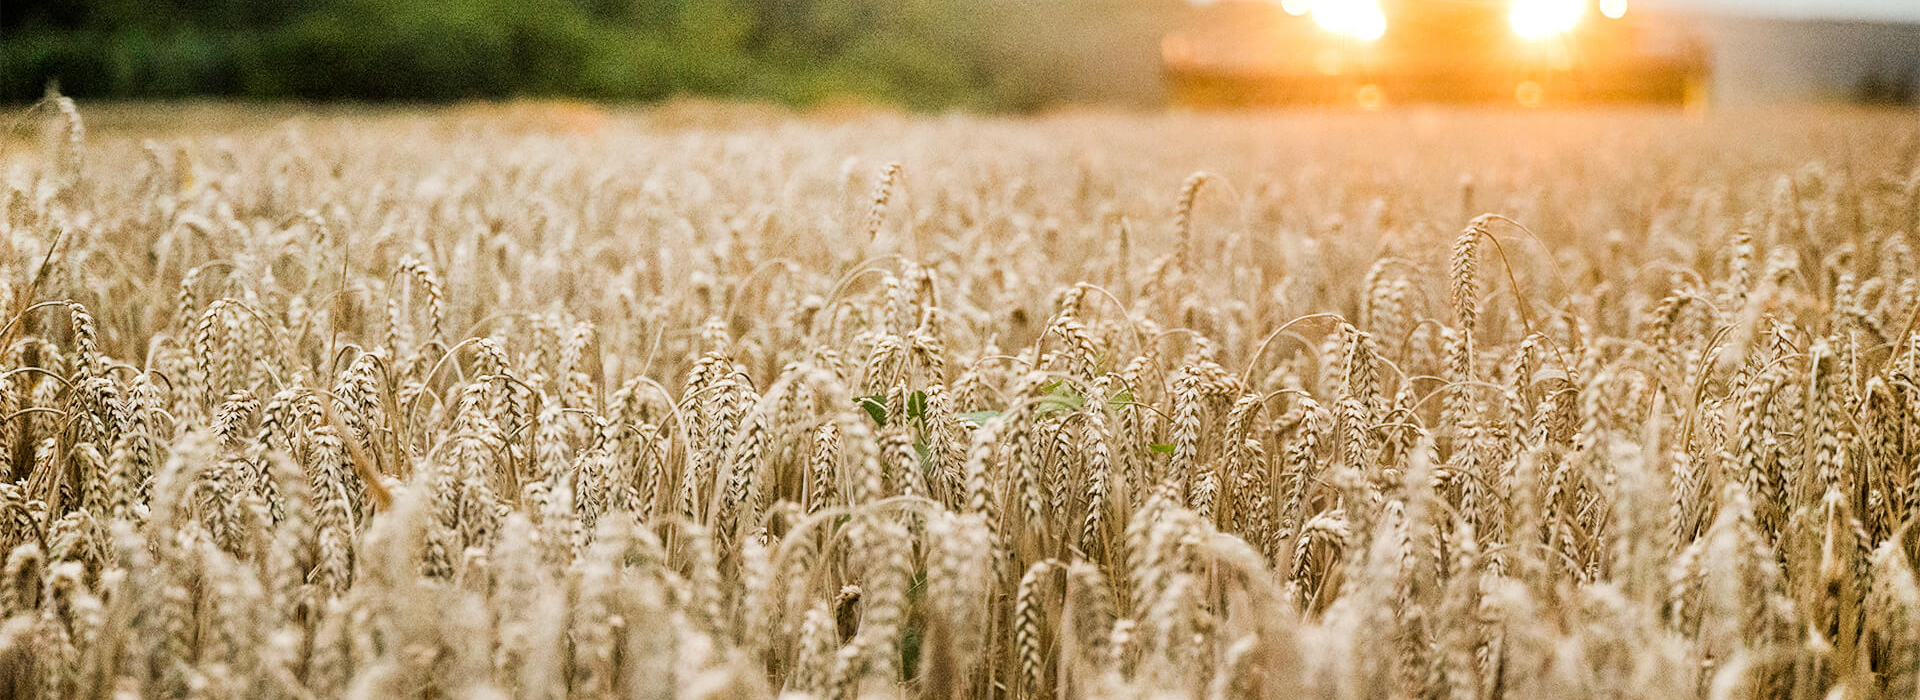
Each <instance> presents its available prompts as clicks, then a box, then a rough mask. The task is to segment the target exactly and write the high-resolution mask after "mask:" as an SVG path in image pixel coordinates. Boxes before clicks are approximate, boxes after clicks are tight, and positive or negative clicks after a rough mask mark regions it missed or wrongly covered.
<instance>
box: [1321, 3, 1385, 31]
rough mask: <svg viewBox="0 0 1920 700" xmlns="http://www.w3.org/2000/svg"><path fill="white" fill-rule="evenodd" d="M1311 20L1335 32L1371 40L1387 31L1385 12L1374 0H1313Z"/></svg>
mask: <svg viewBox="0 0 1920 700" xmlns="http://www.w3.org/2000/svg"><path fill="white" fill-rule="evenodd" d="M1312 12H1313V22H1314V23H1315V24H1318V25H1320V28H1321V29H1325V30H1327V31H1329V32H1333V33H1335V34H1340V35H1343V36H1349V37H1353V38H1355V39H1359V40H1361V41H1373V40H1374V39H1378V38H1380V37H1381V35H1384V34H1386V33H1387V13H1385V12H1382V11H1381V10H1380V4H1379V3H1378V2H1375V1H1374V0H1313V10H1312Z"/></svg>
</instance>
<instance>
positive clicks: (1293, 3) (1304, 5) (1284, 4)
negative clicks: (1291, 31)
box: [1280, 0, 1313, 17]
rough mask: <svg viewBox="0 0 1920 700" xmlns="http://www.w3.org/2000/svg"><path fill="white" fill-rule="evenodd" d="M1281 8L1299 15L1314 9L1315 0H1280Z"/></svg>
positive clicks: (1291, 13) (1296, 15) (1288, 12)
mask: <svg viewBox="0 0 1920 700" xmlns="http://www.w3.org/2000/svg"><path fill="white" fill-rule="evenodd" d="M1280 9H1281V10H1284V11H1286V13H1287V14H1290V15H1293V16H1295V17H1299V16H1300V15H1304V14H1306V13H1307V11H1308V10H1311V9H1313V0H1280Z"/></svg>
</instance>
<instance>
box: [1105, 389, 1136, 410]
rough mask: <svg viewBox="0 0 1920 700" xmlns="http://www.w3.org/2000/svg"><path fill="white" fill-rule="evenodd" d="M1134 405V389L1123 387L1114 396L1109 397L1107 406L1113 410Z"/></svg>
mask: <svg viewBox="0 0 1920 700" xmlns="http://www.w3.org/2000/svg"><path fill="white" fill-rule="evenodd" d="M1132 405H1133V390H1131V389H1121V390H1120V391H1118V392H1116V393H1114V395H1113V397H1112V398H1109V399H1107V408H1108V409H1109V410H1113V411H1118V410H1120V409H1123V408H1126V407H1128V406H1132Z"/></svg>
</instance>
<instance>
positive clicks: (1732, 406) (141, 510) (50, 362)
mask: <svg viewBox="0 0 1920 700" xmlns="http://www.w3.org/2000/svg"><path fill="white" fill-rule="evenodd" d="M180 109H181V110H184V112H173V111H170V110H167V109H159V108H153V109H148V110H146V111H145V112H141V111H139V110H133V111H132V112H131V113H130V112H129V111H128V110H127V109H125V108H114V107H103V108H101V109H100V110H97V111H96V110H90V109H88V108H86V107H85V106H84V105H83V106H81V107H76V106H75V105H74V104H73V103H72V102H70V101H67V100H65V99H50V100H49V101H47V102H45V103H43V104H41V105H38V106H36V107H34V108H32V109H29V110H26V111H22V112H16V113H14V114H12V115H9V120H8V121H9V124H10V126H9V130H8V131H7V132H6V134H5V140H4V141H0V146H4V150H0V178H4V179H3V180H0V203H3V204H4V214H3V215H0V229H4V233H5V235H4V241H5V244H4V249H0V267H4V270H5V272H4V274H0V310H3V311H4V317H5V319H6V320H5V326H4V328H3V329H0V418H4V421H3V422H0V451H4V454H3V456H0V460H3V461H0V465H4V466H0V470H4V475H5V479H4V481H0V554H4V559H5V566H4V576H0V696H4V697H7V698H21V699H26V698H100V699H107V698H112V699H114V700H121V699H134V698H195V699H200V698H207V699H225V698H236V699H239V698H248V699H251V698H262V699H299V700H306V699H309V698H312V699H325V698H368V699H386V698H482V699H484V698H530V699H543V700H560V699H562V698H613V697H621V698H653V699H659V700H669V699H671V700H682V699H684V700H709V699H711V700H749V699H760V698H775V697H781V698H785V699H787V700H874V699H879V700H886V699H893V698H898V699H901V700H909V699H911V700H1081V699H1116V700H1119V699H1126V698H1141V699H1143V700H1144V699H1147V698H1153V699H1156V700H1158V699H1161V698H1166V699H1175V698H1193V699H1195V700H1200V699H1205V700H1244V699H1252V698H1271V699H1274V700H1287V699H1292V698H1330V699H1331V698H1340V699H1356V700H1357V699H1363V698H1448V699H1454V700H1473V699H1479V698H1519V699H1526V698H1583V699H1584V698H1622V699H1624V698H1650V699H1653V698H1658V699H1671V698H1689V697H1698V698H1825V697H1832V698H1880V697H1905V698H1911V697H1915V696H1916V694H1920V688H1917V687H1916V684H1917V683H1920V581H1917V580H1916V576H1915V573H1914V572H1915V561H1916V560H1915V558H1914V557H1915V554H1916V553H1920V547H1916V544H1920V542H1917V540H1920V536H1917V535H1916V533H1915V532H1914V528H1912V527H1911V526H1910V524H1911V521H1912V520H1913V518H1914V517H1915V516H1916V515H1917V514H1920V468H1917V466H1916V460H1917V459H1920V383H1917V382H1920V357H1917V356H1916V355H1917V354H1920V334H1916V330H1920V329H1916V319H1920V270H1916V264H1915V258H1916V254H1915V251H1914V250H1913V248H1912V246H1913V245H1914V243H1915V241H1914V240H1913V236H1915V235H1916V234H1920V120H1916V119H1914V116H1913V114H1911V113H1897V112H1847V111H1836V110H1807V111H1798V112H1787V113H1766V114H1760V113H1729V114H1713V115H1707V116H1704V117H1703V116H1698V115H1691V116H1690V115H1683V114H1677V113H1661V112H1636V111H1600V110H1593V111H1586V112H1559V113H1538V114H1509V113H1498V112H1477V111H1472V110H1438V111H1434V110H1416V111H1413V112H1408V113H1399V114H1314V113H1303V114H1281V115H1182V114H1120V113H1102V112H1066V113H1060V114H1054V115H1049V116H1041V117H1032V118H990V117H974V116H919V117H907V116H899V115H891V114H884V113H841V114H815V115H792V114H778V113H770V112H766V111H763V110H755V109H752V108H744V107H725V106H716V105H691V106H689V105H676V106H669V107H664V108H654V109H645V110H630V111H622V110H614V111H611V112H604V111H600V110H596V109H591V108H582V107H565V106H560V107H544V106H538V105H535V106H516V107H501V108H462V109H453V110H443V111H431V110H429V111H368V112H355V111H341V112H329V113H314V114H305V115H302V114H285V113H273V114H260V113H254V112H250V111H249V110H247V109H231V110H228V109H226V108H207V107H191V106H187V107H181V108H180ZM196 110H197V111H196ZM90 117H97V118H94V119H93V120H92V121H91V122H90V121H89V118H90ZM90 127H91V128H90Z"/></svg>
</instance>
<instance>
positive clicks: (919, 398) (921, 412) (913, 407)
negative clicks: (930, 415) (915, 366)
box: [907, 391, 927, 418]
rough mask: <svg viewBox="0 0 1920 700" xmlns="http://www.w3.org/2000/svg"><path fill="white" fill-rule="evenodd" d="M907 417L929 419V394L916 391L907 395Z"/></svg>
mask: <svg viewBox="0 0 1920 700" xmlns="http://www.w3.org/2000/svg"><path fill="white" fill-rule="evenodd" d="M907 417H909V418H925V417H927V392H924V391H915V392H913V393H911V394H908V395H907Z"/></svg>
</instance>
